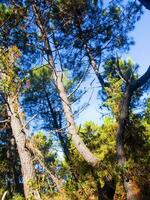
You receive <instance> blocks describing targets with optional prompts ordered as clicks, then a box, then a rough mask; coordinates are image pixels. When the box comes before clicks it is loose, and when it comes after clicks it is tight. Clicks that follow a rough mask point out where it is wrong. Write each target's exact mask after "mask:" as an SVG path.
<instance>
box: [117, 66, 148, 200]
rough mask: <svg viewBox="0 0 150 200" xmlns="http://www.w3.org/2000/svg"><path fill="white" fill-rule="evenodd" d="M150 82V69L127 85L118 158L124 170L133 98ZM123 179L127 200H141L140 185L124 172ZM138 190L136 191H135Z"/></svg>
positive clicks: (118, 132)
mask: <svg viewBox="0 0 150 200" xmlns="http://www.w3.org/2000/svg"><path fill="white" fill-rule="evenodd" d="M149 80H150V67H148V69H147V71H146V72H145V73H144V75H143V76H141V77H140V78H139V79H137V80H133V81H131V80H129V81H128V83H127V89H126V92H125V94H124V98H123V100H122V105H121V110H120V117H119V123H118V130H117V138H116V140H117V157H118V166H119V167H121V168H122V169H123V167H124V164H125V162H126V156H125V151H124V136H125V127H126V124H127V120H128V117H129V107H130V102H131V99H132V96H133V94H134V92H135V91H136V90H138V88H140V87H142V86H143V85H144V84H146V83H147V82H148V81H149ZM122 177H123V181H124V187H125V189H126V192H127V200H141V199H142V195H141V191H140V188H139V187H138V185H137V184H136V183H135V182H134V181H132V180H131V179H130V178H127V177H126V176H125V174H124V173H123V172H122ZM135 188H136V190H135Z"/></svg>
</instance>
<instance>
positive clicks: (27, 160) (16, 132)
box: [7, 97, 40, 200]
mask: <svg viewBox="0 0 150 200" xmlns="http://www.w3.org/2000/svg"><path fill="white" fill-rule="evenodd" d="M7 103H8V115H9V117H10V124H11V128H12V133H13V136H14V138H15V141H16V144H17V149H18V153H19V157H20V162H21V171H22V176H23V185H24V194H25V197H26V199H27V198H28V197H30V196H31V195H33V196H34V198H35V199H36V200H40V198H39V196H38V194H37V191H34V190H33V189H32V188H30V186H29V184H28V182H29V181H30V180H31V181H34V180H35V174H34V167H33V162H32V157H31V154H30V151H29V150H28V149H27V148H26V133H25V131H24V128H23V124H22V123H21V121H20V119H19V111H20V108H19V104H18V102H14V101H13V100H12V97H8V98H7Z"/></svg>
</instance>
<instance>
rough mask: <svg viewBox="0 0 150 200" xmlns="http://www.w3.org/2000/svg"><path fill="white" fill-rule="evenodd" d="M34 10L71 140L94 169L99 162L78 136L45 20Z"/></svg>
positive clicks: (34, 7)
mask: <svg viewBox="0 0 150 200" xmlns="http://www.w3.org/2000/svg"><path fill="white" fill-rule="evenodd" d="M32 8H33V12H34V14H35V17H36V23H37V26H38V27H39V29H40V31H41V34H42V35H43V41H44V45H45V49H46V55H47V60H48V64H49V68H50V70H51V71H52V76H53V79H54V81H55V84H56V87H57V89H58V93H59V96H60V98H61V101H62V105H63V110H64V113H65V117H66V120H67V125H68V132H69V134H70V136H71V140H72V142H73V144H74V146H75V147H76V148H77V150H78V152H79V154H80V155H81V156H82V157H83V158H84V159H85V161H86V162H87V163H88V164H89V165H91V166H92V167H95V166H96V165H98V163H99V160H98V159H97V158H96V157H95V156H94V155H93V154H92V153H91V151H90V150H89V149H88V148H87V147H86V145H85V144H84V142H83V141H82V139H81V138H80V136H79V135H78V134H77V130H76V126H75V121H74V118H73V115H72V111H71V105H70V102H69V99H68V97H67V93H66V91H65V88H64V85H63V83H62V75H61V74H59V73H58V72H57V69H56V68H55V64H54V61H53V56H52V51H51V46H50V43H49V39H48V36H47V32H46V29H45V27H44V25H43V20H42V19H41V17H40V14H39V12H38V9H37V7H36V5H35V4H33V5H32Z"/></svg>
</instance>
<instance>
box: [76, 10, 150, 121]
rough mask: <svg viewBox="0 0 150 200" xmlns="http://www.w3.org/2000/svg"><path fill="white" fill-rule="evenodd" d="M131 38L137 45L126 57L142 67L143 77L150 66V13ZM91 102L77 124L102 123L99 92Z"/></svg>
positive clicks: (142, 19)
mask: <svg viewBox="0 0 150 200" xmlns="http://www.w3.org/2000/svg"><path fill="white" fill-rule="evenodd" d="M131 36H132V37H133V38H134V41H135V45H134V46H131V49H130V51H129V53H128V54H127V55H125V57H130V58H132V60H133V61H134V62H135V63H137V64H139V65H140V68H139V75H142V74H143V73H144V72H145V71H146V69H147V67H148V66H149V65H150V11H147V10H144V14H143V16H142V17H141V19H140V21H139V22H138V23H137V24H136V27H135V29H134V31H133V32H132V33H131ZM89 95H90V92H89V93H88V94H87V96H85V97H84V99H83V101H84V100H85V99H88V97H89ZM90 102H91V103H90V106H89V107H88V108H87V109H86V110H85V111H83V112H82V113H81V114H80V116H79V117H78V118H77V119H76V122H77V124H82V123H83V122H85V121H89V120H91V121H94V122H95V123H98V124H99V123H101V121H102V116H101V114H100V110H99V105H98V101H97V90H95V92H94V94H93V97H92V99H91V101H90Z"/></svg>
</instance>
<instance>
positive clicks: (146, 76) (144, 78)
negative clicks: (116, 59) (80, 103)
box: [131, 66, 150, 92]
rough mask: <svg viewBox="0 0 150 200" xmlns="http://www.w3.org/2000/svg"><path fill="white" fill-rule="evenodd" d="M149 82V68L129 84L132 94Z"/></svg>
mask: <svg viewBox="0 0 150 200" xmlns="http://www.w3.org/2000/svg"><path fill="white" fill-rule="evenodd" d="M148 80H150V66H149V67H148V69H147V71H146V72H145V73H144V74H143V76H141V77H140V78H139V79H137V80H135V81H133V83H131V90H132V91H133V92H134V91H136V90H137V89H138V88H140V87H142V86H143V85H144V84H145V83H147V81H148Z"/></svg>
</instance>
